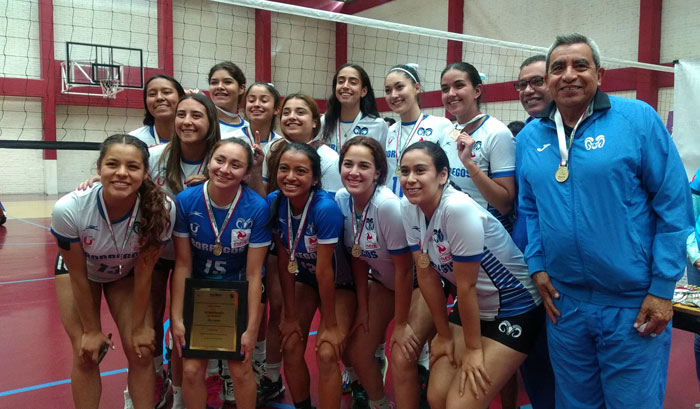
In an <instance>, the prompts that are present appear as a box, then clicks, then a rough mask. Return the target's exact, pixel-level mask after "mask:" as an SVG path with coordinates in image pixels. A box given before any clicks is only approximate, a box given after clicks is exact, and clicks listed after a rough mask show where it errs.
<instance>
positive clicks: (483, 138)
mask: <svg viewBox="0 0 700 409" xmlns="http://www.w3.org/2000/svg"><path fill="white" fill-rule="evenodd" d="M455 128H456V129H462V128H464V125H462V124H460V125H457V126H455V127H454V128H452V129H455ZM452 129H450V130H452ZM469 135H470V136H471V137H472V138H473V139H474V147H473V148H472V160H473V161H474V162H475V163H476V165H477V166H478V167H479V169H481V171H482V172H484V174H486V175H488V177H490V178H491V179H496V178H503V177H515V138H513V134H512V133H511V132H510V130H509V129H508V127H507V126H505V125H504V124H503V122H501V121H499V120H498V119H496V118H494V117H492V116H489V115H487V116H486V118H485V119H484V121H483V122H482V123H481V125H479V127H478V128H476V129H475V130H474V131H472V132H471V133H470V134H469ZM440 146H441V147H442V149H443V150H444V151H445V153H447V157H448V158H449V160H450V180H451V181H452V182H454V184H455V185H457V186H458V187H459V188H460V189H461V190H462V192H464V193H467V194H469V196H471V197H472V199H474V201H475V202H477V203H478V204H480V205H481V206H482V207H483V208H484V209H488V210H489V211H490V212H491V213H493V214H494V215H495V216H496V218H498V219H499V220H500V221H501V223H503V226H504V227H505V228H506V230H508V231H510V230H512V224H511V222H510V220H508V219H506V218H505V217H503V216H502V215H501V214H500V213H499V212H498V210H496V209H495V208H494V207H493V206H491V205H489V204H488V202H486V199H484V196H483V195H482V194H481V192H480V191H479V188H477V187H476V185H475V184H474V182H473V181H472V179H471V177H470V176H469V172H468V171H467V169H466V167H465V166H464V164H463V163H462V161H461V160H460V159H459V153H458V152H457V143H456V142H455V141H453V140H452V139H451V138H450V136H449V133H448V134H445V135H443V137H442V141H441V145H440Z"/></svg>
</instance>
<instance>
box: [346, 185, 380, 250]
mask: <svg viewBox="0 0 700 409" xmlns="http://www.w3.org/2000/svg"><path fill="white" fill-rule="evenodd" d="M375 189H376V187H375ZM372 196H374V192H372ZM372 196H370V197H369V200H368V201H367V204H366V205H365V208H364V209H363V210H362V224H361V225H360V231H359V232H358V234H357V235H355V230H356V229H357V227H356V226H355V223H356V221H357V217H356V215H355V205H354V203H353V199H352V195H350V214H351V215H352V242H353V244H357V245H358V246H359V245H360V240H362V231H363V230H364V229H365V222H366V221H367V214H368V213H369V205H370V204H371V203H372Z"/></svg>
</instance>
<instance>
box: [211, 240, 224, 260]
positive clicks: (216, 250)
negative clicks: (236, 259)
mask: <svg viewBox="0 0 700 409" xmlns="http://www.w3.org/2000/svg"><path fill="white" fill-rule="evenodd" d="M223 251H224V248H223V247H221V243H219V242H218V241H217V242H216V243H214V251H213V253H214V255H215V256H216V257H219V256H220V255H221V253H222V252H223Z"/></svg>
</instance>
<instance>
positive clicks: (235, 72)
mask: <svg viewBox="0 0 700 409" xmlns="http://www.w3.org/2000/svg"><path fill="white" fill-rule="evenodd" d="M220 70H226V71H227V72H228V73H229V75H231V76H232V77H233V79H234V80H236V82H237V83H238V85H239V86H243V87H245V83H246V80H245V74H243V70H241V69H240V68H239V67H238V66H237V65H236V64H234V63H232V62H231V61H224V62H220V63H218V64H215V65H214V66H213V67H211V69H210V70H209V75H208V76H207V82H211V77H212V76H213V75H214V73H215V72H217V71H220ZM242 100H243V95H242V94H241V95H239V96H238V103H239V104H240V103H241V101H242Z"/></svg>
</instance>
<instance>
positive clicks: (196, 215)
mask: <svg viewBox="0 0 700 409" xmlns="http://www.w3.org/2000/svg"><path fill="white" fill-rule="evenodd" d="M189 215H190V216H195V217H204V214H202V212H198V211H196V210H193V211H191V212H190V214H189Z"/></svg>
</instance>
